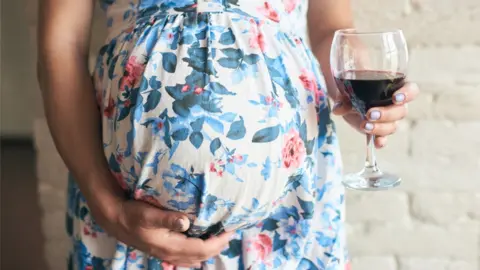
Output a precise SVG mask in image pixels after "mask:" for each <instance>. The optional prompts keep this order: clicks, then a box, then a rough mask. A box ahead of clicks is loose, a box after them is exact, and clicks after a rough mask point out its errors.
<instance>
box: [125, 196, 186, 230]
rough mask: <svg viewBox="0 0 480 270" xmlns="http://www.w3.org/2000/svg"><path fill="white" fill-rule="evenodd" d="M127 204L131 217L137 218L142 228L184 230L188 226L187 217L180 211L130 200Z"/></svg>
mask: <svg viewBox="0 0 480 270" xmlns="http://www.w3.org/2000/svg"><path fill="white" fill-rule="evenodd" d="M129 204H130V206H129V207H130V210H131V213H132V214H133V215H132V218H138V221H137V222H138V223H139V226H140V227H142V228H144V229H155V228H165V229H169V230H172V231H176V232H184V231H186V230H188V228H189V227H190V221H189V219H188V218H187V217H186V216H185V215H184V214H182V213H178V212H173V211H167V210H161V209H159V208H157V207H155V206H152V205H150V204H148V203H145V202H139V201H132V202H131V203H129ZM135 215H139V217H135Z"/></svg>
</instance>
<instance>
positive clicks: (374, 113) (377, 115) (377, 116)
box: [370, 110, 380, 120]
mask: <svg viewBox="0 0 480 270" xmlns="http://www.w3.org/2000/svg"><path fill="white" fill-rule="evenodd" d="M370 119H371V120H378V119H380V111H376V110H375V111H371V112H370Z"/></svg>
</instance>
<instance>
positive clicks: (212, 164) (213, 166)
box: [210, 162, 217, 172]
mask: <svg viewBox="0 0 480 270" xmlns="http://www.w3.org/2000/svg"><path fill="white" fill-rule="evenodd" d="M210 172H217V169H216V168H215V163H213V162H210Z"/></svg>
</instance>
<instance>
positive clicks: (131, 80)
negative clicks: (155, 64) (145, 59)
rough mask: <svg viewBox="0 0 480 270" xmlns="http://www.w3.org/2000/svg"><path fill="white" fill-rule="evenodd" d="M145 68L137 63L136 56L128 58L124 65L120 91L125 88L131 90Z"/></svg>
mask: <svg viewBox="0 0 480 270" xmlns="http://www.w3.org/2000/svg"><path fill="white" fill-rule="evenodd" d="M144 69H145V66H144V65H143V63H140V62H137V57H136V56H130V58H128V62H127V64H126V65H125V72H124V74H123V78H122V86H121V87H120V91H123V90H124V89H125V86H127V87H128V88H131V87H133V86H134V85H135V83H136V82H137V80H138V78H140V76H142V74H143V71H144Z"/></svg>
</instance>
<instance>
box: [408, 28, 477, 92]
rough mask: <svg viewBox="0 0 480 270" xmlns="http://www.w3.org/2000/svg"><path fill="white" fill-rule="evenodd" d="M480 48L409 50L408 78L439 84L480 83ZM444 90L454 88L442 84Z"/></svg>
mask: <svg viewBox="0 0 480 270" xmlns="http://www.w3.org/2000/svg"><path fill="white" fill-rule="evenodd" d="M464 33H465V32H464ZM478 55H480V47H474V46H471V47H462V48H415V49H412V50H411V52H410V67H409V71H408V77H409V80H412V81H414V82H419V83H425V82H426V83H430V82H435V83H436V84H440V85H441V84H443V85H455V84H471V85H478V84H480V76H478V74H480V61H478ZM442 89H444V90H445V91H451V90H450V89H449V88H446V87H443V88H442Z"/></svg>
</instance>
